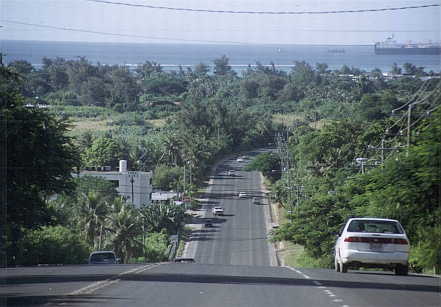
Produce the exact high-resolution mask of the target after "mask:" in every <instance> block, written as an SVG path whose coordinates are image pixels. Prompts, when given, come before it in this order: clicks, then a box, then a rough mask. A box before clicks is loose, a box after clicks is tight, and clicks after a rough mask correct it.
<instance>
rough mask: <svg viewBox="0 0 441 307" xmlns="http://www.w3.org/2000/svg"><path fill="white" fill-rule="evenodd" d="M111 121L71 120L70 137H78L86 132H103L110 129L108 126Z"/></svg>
mask: <svg viewBox="0 0 441 307" xmlns="http://www.w3.org/2000/svg"><path fill="white" fill-rule="evenodd" d="M110 122H111V119H95V120H94V119H85V118H84V119H80V118H76V119H72V127H71V130H70V134H71V135H79V134H82V133H84V132H86V131H92V132H105V131H109V130H110V129H112V128H111V127H110V126H109V123H110Z"/></svg>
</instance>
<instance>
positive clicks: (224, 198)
mask: <svg viewBox="0 0 441 307" xmlns="http://www.w3.org/2000/svg"><path fill="white" fill-rule="evenodd" d="M246 161H247V160H245V161H244V162H237V161H236V159H230V160H227V161H225V162H224V163H222V164H220V165H218V167H217V169H216V172H215V174H214V175H213V176H212V180H211V185H210V187H209V190H208V192H207V193H206V195H205V196H203V197H202V198H204V199H206V201H205V202H203V206H202V208H203V210H206V212H207V216H206V217H205V218H202V219H200V220H199V222H200V223H204V222H205V221H206V220H207V219H209V220H211V221H212V222H213V227H209V228H207V227H205V228H203V229H201V230H199V231H196V232H195V233H194V234H193V238H192V240H194V241H197V242H198V243H197V249H196V256H195V258H196V262H197V263H203V264H224V265H255V266H269V265H270V254H269V249H268V241H267V232H268V231H267V228H266V224H267V223H266V222H267V218H266V217H267V216H266V215H265V206H266V207H268V205H267V200H266V198H265V197H264V195H263V192H262V191H261V178H260V175H259V173H258V172H255V171H253V172H246V171H243V170H242V168H243V166H244V165H245V164H246ZM229 170H233V171H234V175H228V171H229ZM239 192H244V193H246V194H247V197H245V198H239V197H238V193H239ZM253 198H255V199H256V200H257V201H258V203H257V204H256V203H253ZM216 206H221V207H223V208H224V215H222V216H213V214H212V212H211V209H212V208H213V207H216Z"/></svg>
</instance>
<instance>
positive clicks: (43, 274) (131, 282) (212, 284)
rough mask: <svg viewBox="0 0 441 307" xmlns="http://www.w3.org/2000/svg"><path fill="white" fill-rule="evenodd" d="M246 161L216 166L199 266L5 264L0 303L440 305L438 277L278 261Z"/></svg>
mask: <svg viewBox="0 0 441 307" xmlns="http://www.w3.org/2000/svg"><path fill="white" fill-rule="evenodd" d="M257 153H258V151H256V152H252V153H249V155H255V154H257ZM247 161H248V160H247V159H244V160H243V161H237V159H230V160H226V161H224V162H223V163H221V164H219V165H218V166H217V167H216V170H215V172H214V173H213V176H212V178H211V179H212V180H211V181H210V185H209V187H208V189H207V192H206V193H205V195H204V196H203V199H204V201H203V204H202V209H201V211H200V216H199V217H195V221H194V223H196V224H197V225H199V227H197V229H196V230H195V231H194V233H193V235H192V238H191V241H190V242H189V247H191V248H188V249H187V251H189V252H188V253H190V252H192V253H193V254H194V255H193V256H194V259H195V263H171V262H170V263H151V264H140V265H120V264H110V265H76V266H74V265H73V266H52V267H50V266H49V267H26V268H8V269H3V270H2V271H1V277H0V280H1V281H2V282H3V283H2V284H1V287H0V306H106V307H107V306H131V307H132V306H133V307H137V306H150V307H230V306H231V307H271V306H274V307H439V306H441V295H440V279H439V278H437V277H431V276H422V275H415V274H410V275H409V276H395V275H394V274H393V273H392V272H383V271H381V272H377V271H351V270H350V271H349V272H348V273H346V274H341V273H338V272H335V271H334V270H330V269H303V268H302V269H299V268H291V267H278V266H276V262H275V257H274V251H272V250H271V245H270V244H269V243H268V235H267V232H268V230H267V228H268V227H267V226H266V225H268V224H269V220H268V216H269V213H268V202H267V199H266V197H265V196H264V195H263V194H262V191H261V177H260V174H259V173H257V172H246V171H244V170H243V167H244V166H245V165H246V163H247ZM229 171H230V172H229ZM239 192H243V193H245V195H242V196H243V197H239V194H238V193H239ZM213 207H222V208H224V214H223V215H216V216H213V213H212V208H213ZM207 221H209V222H207ZM187 256H188V255H187Z"/></svg>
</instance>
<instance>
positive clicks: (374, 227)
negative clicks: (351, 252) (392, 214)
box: [348, 220, 403, 234]
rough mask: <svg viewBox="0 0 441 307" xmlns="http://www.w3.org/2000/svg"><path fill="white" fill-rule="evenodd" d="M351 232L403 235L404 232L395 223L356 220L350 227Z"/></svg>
mask: <svg viewBox="0 0 441 307" xmlns="http://www.w3.org/2000/svg"><path fill="white" fill-rule="evenodd" d="M348 231H349V232H366V233H391V234H402V233H403V230H402V229H401V227H400V226H399V225H398V224H397V223H396V222H394V221H378V220H354V221H352V222H351V223H350V224H349V226H348Z"/></svg>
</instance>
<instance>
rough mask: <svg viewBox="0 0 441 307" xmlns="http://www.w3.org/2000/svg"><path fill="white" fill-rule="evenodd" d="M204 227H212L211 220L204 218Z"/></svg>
mask: <svg viewBox="0 0 441 307" xmlns="http://www.w3.org/2000/svg"><path fill="white" fill-rule="evenodd" d="M204 227H213V222H212V221H211V220H206V221H205V224H204Z"/></svg>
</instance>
